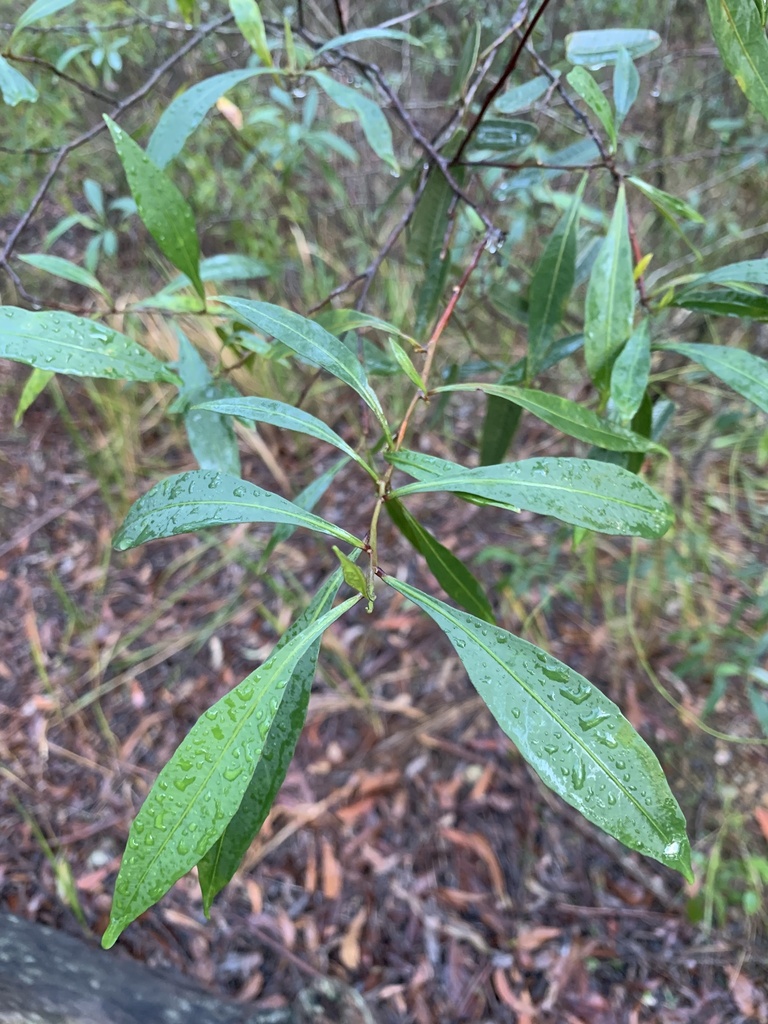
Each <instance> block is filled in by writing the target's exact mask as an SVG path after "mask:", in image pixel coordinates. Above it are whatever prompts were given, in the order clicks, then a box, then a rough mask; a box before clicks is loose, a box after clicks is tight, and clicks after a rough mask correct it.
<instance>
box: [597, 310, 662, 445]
mask: <svg viewBox="0 0 768 1024" xmlns="http://www.w3.org/2000/svg"><path fill="white" fill-rule="evenodd" d="M650 372H651V332H650V327H649V324H648V318H647V317H646V318H644V319H643V320H641V321H640V323H639V324H638V326H637V327H636V329H635V330H634V331H633V332H632V334H631V335H630V337H629V340H628V341H627V343H626V345H625V346H624V348H623V349H622V350H621V352H619V354H618V356H617V357H616V362H615V363H614V364H613V370H612V371H611V401H612V402H613V404H614V406H615V408H616V411H617V412H618V414H619V417H620V419H621V421H622V423H624V424H625V425H629V424H630V423H631V422H632V418H633V416H634V415H635V413H636V412H637V410H638V409H639V408H640V403H641V402H642V400H643V396H644V395H645V391H646V388H647V387H648V375H649V374H650ZM603 447H605V445H603Z"/></svg>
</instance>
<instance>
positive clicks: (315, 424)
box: [201, 396, 376, 479]
mask: <svg viewBox="0 0 768 1024" xmlns="http://www.w3.org/2000/svg"><path fill="white" fill-rule="evenodd" d="M201 408H203V409H210V410H212V411H215V412H220V413H227V414H228V415H230V416H240V417H242V418H243V419H249V420H255V421H256V422H257V423H271V424H272V426H274V427H280V428H281V429H283V430H295V431H296V432H298V433H300V434H308V435H309V436H310V437H316V438H318V439H319V440H320V441H325V442H326V443H327V444H332V445H333V446H334V447H335V448H338V449H339V451H342V452H344V453H345V454H346V455H348V456H349V457H350V459H354V461H355V462H357V463H358V465H360V466H362V467H363V469H364V470H365V471H366V472H367V473H368V474H369V475H371V476H373V477H374V479H376V472H375V470H373V469H372V468H371V467H370V466H369V465H368V463H367V462H366V461H365V459H364V458H363V457H362V456H361V455H358V453H357V452H356V451H355V450H354V448H351V447H350V446H349V445H348V444H347V442H346V441H345V440H344V439H343V438H342V437H340V436H339V435H338V434H337V433H336V431H335V430H331V428H330V427H329V426H327V425H326V424H325V423H323V421H322V420H320V419H318V418H317V417H316V416H312V415H310V413H308V412H304V410H303V409H297V408H296V407H295V406H293V405H287V404H286V403H285V402H277V401H275V400H274V399H272V398H256V397H250V396H249V397H247V398H219V399H216V401H214V402H206V403H205V404H204V405H202V406H201Z"/></svg>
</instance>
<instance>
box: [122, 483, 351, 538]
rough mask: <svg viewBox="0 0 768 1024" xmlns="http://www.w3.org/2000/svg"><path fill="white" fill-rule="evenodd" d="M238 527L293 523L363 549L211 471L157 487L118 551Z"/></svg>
mask: <svg viewBox="0 0 768 1024" xmlns="http://www.w3.org/2000/svg"><path fill="white" fill-rule="evenodd" d="M232 523H288V524H289V525H291V526H303V527H304V529H306V530H313V531H314V532H316V533H325V534H328V536H330V537H336V538H337V539H338V540H343V541H344V542H345V544H351V545H352V547H356V548H361V547H363V542H362V541H361V540H358V538H357V537H353V536H352V534H351V533H348V532H347V531H346V530H343V529H342V528H341V527H340V526H334V524H333V523H329V522H327V521H326V520H325V519H321V518H320V516H316V515H314V514H313V513H312V512H305V511H304V510H303V509H301V508H299V507H298V505H294V504H293V502H291V501H288V500H287V499H286V498H282V497H281V496H280V495H279V494H273V493H272V491H265V490H263V489H262V488H260V487H254V485H253V484H251V483H248V481H247V480H241V479H240V478H239V477H236V476H230V475H229V474H227V473H215V472H211V471H209V470H193V471H191V472H189V473H179V474H178V475H176V476H169V477H168V478H167V479H165V480H162V481H161V482H160V483H159V484H155V486H154V487H153V488H152V489H151V490H149V491H147V493H146V494H145V495H144V496H143V497H141V498H139V500H138V501H137V502H135V503H134V504H133V505H132V506H131V508H130V509H129V510H128V515H127V516H126V517H125V522H124V523H123V525H122V526H121V527H120V530H119V531H118V533H117V536H116V537H115V540H114V546H115V547H116V548H117V550H118V551H125V550H126V549H127V548H134V547H136V546H137V545H138V544H145V543H146V542H147V541H150V540H157V539H158V538H160V537H175V536H176V534H179V533H190V532H191V531H193V530H202V529H205V528H206V527H208V526H224V525H227V524H232Z"/></svg>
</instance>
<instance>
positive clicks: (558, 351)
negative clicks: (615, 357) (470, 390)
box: [480, 334, 584, 466]
mask: <svg viewBox="0 0 768 1024" xmlns="http://www.w3.org/2000/svg"><path fill="white" fill-rule="evenodd" d="M583 344H584V338H583V336H582V335H580V334H575V335H570V336H568V337H565V338H559V339H558V340H557V341H556V342H555V343H554V344H551V345H550V346H549V349H548V350H547V351H546V353H545V355H544V359H543V363H542V364H541V366H540V368H539V369H540V370H548V369H549V368H550V367H551V366H555V365H556V364H557V363H559V362H560V361H561V360H562V359H566V358H567V357H568V356H570V355H573V354H574V352H577V351H578V350H579V349H580V348H581V347H582V345H583ZM528 358H530V356H529V357H528ZM527 366H528V363H527V360H526V359H525V358H523V359H520V360H519V361H518V362H517V363H514V364H513V365H512V366H508V367H507V369H506V370H505V371H504V373H503V374H502V376H501V377H500V378H499V381H498V383H499V384H501V385H502V386H504V385H507V384H522V383H524V382H525V379H526V376H529V377H530V376H533V374H532V373H530V371H529V370H528V369H527ZM522 412H523V410H522V409H521V408H520V406H519V405H515V404H514V403H512V402H507V401H505V400H504V399H503V398H496V397H495V396H494V395H489V396H488V401H487V404H486V411H485V418H484V420H483V434H482V438H481V441H480V465H481V466H491V465H493V464H494V463H496V462H501V461H502V460H503V459H504V456H505V455H506V454H507V449H508V448H509V444H510V442H511V440H512V438H513V437H514V435H515V431H516V430H517V428H518V425H519V423H520V417H521V415H522Z"/></svg>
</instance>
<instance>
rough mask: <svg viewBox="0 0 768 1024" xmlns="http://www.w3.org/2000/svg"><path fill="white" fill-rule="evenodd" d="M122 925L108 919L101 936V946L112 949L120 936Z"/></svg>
mask: <svg viewBox="0 0 768 1024" xmlns="http://www.w3.org/2000/svg"><path fill="white" fill-rule="evenodd" d="M123 928H124V925H121V924H118V922H117V921H113V920H110V922H109V926H108V928H107V930H106V931H105V932H104V934H103V935H102V937H101V948H102V949H112V947H113V946H114V944H115V943H116V942H117V940H118V939H119V938H120V934H121V933H122V931H123Z"/></svg>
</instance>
